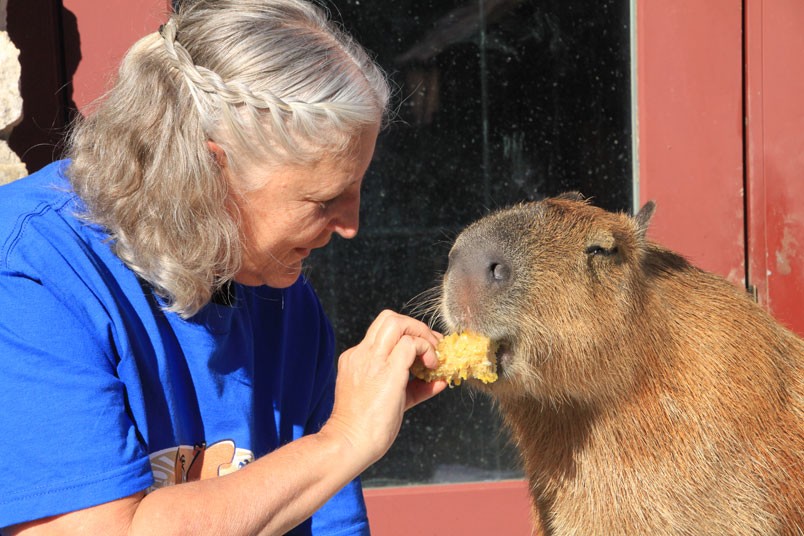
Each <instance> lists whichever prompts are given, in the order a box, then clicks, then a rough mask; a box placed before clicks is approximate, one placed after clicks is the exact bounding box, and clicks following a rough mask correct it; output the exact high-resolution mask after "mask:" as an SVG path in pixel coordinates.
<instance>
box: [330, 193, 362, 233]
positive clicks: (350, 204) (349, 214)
mask: <svg viewBox="0 0 804 536" xmlns="http://www.w3.org/2000/svg"><path fill="white" fill-rule="evenodd" d="M331 227H332V231H333V232H335V233H338V234H339V235H340V236H341V237H343V238H346V239H347V240H348V239H350V238H354V237H355V236H357V230H358V228H359V227H360V193H359V192H358V193H357V195H355V196H352V197H350V198H348V199H344V200H343V202H342V203H341V206H340V207H338V211H337V213H336V215H335V217H333V219H332V223H331Z"/></svg>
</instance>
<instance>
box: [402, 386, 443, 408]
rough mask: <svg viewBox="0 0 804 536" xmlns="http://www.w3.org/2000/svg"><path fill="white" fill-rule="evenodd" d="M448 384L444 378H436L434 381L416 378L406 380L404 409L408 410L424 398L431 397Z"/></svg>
mask: <svg viewBox="0 0 804 536" xmlns="http://www.w3.org/2000/svg"><path fill="white" fill-rule="evenodd" d="M447 385H449V384H448V383H447V382H446V381H444V380H437V381H434V382H425V381H422V380H420V379H418V378H413V379H411V380H410V381H409V382H408V386H407V392H406V394H407V397H406V400H405V410H406V411H407V410H409V409H410V408H412V407H413V406H415V405H416V404H420V403H422V402H424V401H425V400H428V399H430V398H433V397H434V396H436V395H437V394H439V393H440V392H441V391H443V390H444V389H446V388H447Z"/></svg>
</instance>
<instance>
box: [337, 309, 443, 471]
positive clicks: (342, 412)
mask: <svg viewBox="0 0 804 536" xmlns="http://www.w3.org/2000/svg"><path fill="white" fill-rule="evenodd" d="M437 343H438V335H437V334H436V333H435V332H433V331H432V330H430V328H428V327H427V325H426V324H424V323H423V322H419V321H418V320H415V319H413V318H410V317H407V316H404V315H400V314H397V313H394V312H393V311H383V312H382V313H380V314H379V316H377V318H376V319H375V320H374V322H373V323H372V324H371V326H370V327H369V329H368V331H367V332H366V337H365V338H364V339H363V341H362V342H360V344H358V345H357V346H355V347H353V348H350V349H349V350H347V351H345V352H344V353H343V354H342V355H341V357H340V360H339V361H338V377H337V380H336V384H335V405H334V408H333V410H332V416H331V417H330V419H329V421H328V422H327V424H326V425H325V426H324V428H323V429H322V433H324V434H332V433H334V434H338V435H341V436H342V437H343V439H345V440H346V441H348V442H349V444H350V447H351V449H353V450H354V451H355V452H354V453H355V454H356V455H357V456H359V457H361V458H362V459H363V464H364V465H365V467H368V466H369V465H371V464H372V463H374V462H375V461H377V460H378V459H380V458H381V457H382V456H383V455H384V454H385V453H386V452H387V451H388V449H389V448H390V447H391V444H392V443H393V442H394V439H396V436H397V434H398V433H399V429H400V427H401V425H402V417H403V414H404V412H405V410H407V409H409V408H411V407H413V406H415V405H416V404H418V403H420V402H422V401H424V400H427V399H428V398H431V397H433V396H435V395H436V394H438V393H440V392H441V391H443V390H444V388H445V387H446V386H447V383H446V382H444V381H437V382H433V383H425V382H423V381H421V380H418V379H416V378H413V379H411V378H410V373H409V369H410V367H411V365H413V362H414V361H415V360H416V359H417V358H420V359H422V361H423V362H424V364H425V365H426V366H428V367H431V368H435V367H436V366H437V364H438V358H437V357H436V355H435V345H436V344H437Z"/></svg>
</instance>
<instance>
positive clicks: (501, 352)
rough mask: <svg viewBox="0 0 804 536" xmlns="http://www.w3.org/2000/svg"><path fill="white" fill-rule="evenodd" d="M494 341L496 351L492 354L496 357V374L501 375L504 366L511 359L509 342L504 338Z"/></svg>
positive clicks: (503, 371)
mask: <svg viewBox="0 0 804 536" xmlns="http://www.w3.org/2000/svg"><path fill="white" fill-rule="evenodd" d="M496 343H497V351H496V352H495V353H494V354H495V356H496V358H497V375H498V376H502V375H503V374H504V373H505V367H506V366H507V365H508V363H510V361H511V357H512V352H511V343H509V342H508V341H505V340H501V341H496Z"/></svg>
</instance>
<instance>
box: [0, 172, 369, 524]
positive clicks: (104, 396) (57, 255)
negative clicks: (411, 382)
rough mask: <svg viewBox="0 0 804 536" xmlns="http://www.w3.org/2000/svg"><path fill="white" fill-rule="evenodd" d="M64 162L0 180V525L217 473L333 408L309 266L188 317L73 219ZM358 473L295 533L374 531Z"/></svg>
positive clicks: (329, 336) (296, 433) (330, 348)
mask: <svg viewBox="0 0 804 536" xmlns="http://www.w3.org/2000/svg"><path fill="white" fill-rule="evenodd" d="M66 166H67V163H66V162H57V163H54V164H51V165H49V166H47V167H46V168H44V169H42V170H41V171H39V172H37V173H35V174H33V175H31V176H30V177H26V178H24V179H20V180H19V181H16V182H14V183H11V184H9V185H6V186H3V187H2V188H0V527H4V526H7V525H10V524H15V523H19V522H23V521H28V520H33V519H38V518H41V517H45V516H51V515H55V514H60V513H64V512H70V511H73V510H77V509H81V508H86V507H89V506H94V505H97V504H101V503H104V502H107V501H111V500H114V499H118V498H121V497H125V496H127V495H130V494H132V493H136V492H138V491H141V490H146V489H150V490H153V489H155V488H158V487H160V486H164V485H170V484H173V483H179V482H183V481H188V480H196V479H201V478H208V477H215V476H218V475H223V474H226V473H229V472H231V471H234V470H237V469H238V468H240V467H242V466H244V465H246V464H247V463H249V462H250V461H253V460H254V459H256V458H259V457H260V456H262V455H264V454H266V453H268V452H271V451H272V450H274V449H276V448H278V447H280V446H282V445H283V444H286V443H288V442H289V441H292V440H294V439H297V438H299V437H300V436H302V435H304V434H308V433H313V432H316V431H317V430H318V429H319V428H320V426H321V425H322V424H323V423H324V422H325V421H326V419H327V417H328V416H329V413H330V411H331V409H332V402H333V390H334V380H335V367H334V363H333V352H334V344H333V333H332V329H331V327H330V324H329V322H328V320H327V318H326V316H325V315H324V313H323V311H322V309H321V306H320V303H319V301H318V298H317V297H316V295H315V292H314V291H313V289H312V288H311V286H310V285H309V284H308V282H307V281H306V280H305V279H304V278H300V279H299V280H298V281H297V282H296V283H295V284H294V285H293V286H291V287H290V288H287V289H273V288H268V287H246V286H241V285H237V284H234V285H233V287H232V290H233V293H234V296H235V299H234V303H233V305H231V306H228V305H219V304H216V303H210V304H209V305H207V306H206V307H205V308H203V309H202V310H201V311H200V312H199V313H198V314H196V315H195V316H194V317H192V318H190V319H189V320H183V319H181V318H180V317H179V316H178V315H176V314H174V313H170V312H165V311H164V310H163V309H162V307H161V302H160V300H159V298H158V297H156V296H155V295H154V293H153V292H152V291H151V290H150V289H149V287H148V285H147V284H145V283H143V282H142V281H141V280H140V279H139V278H138V277H137V276H136V275H135V274H134V272H132V271H131V270H130V269H129V268H128V267H127V266H126V265H125V264H123V262H122V261H121V260H120V259H119V258H117V257H116V256H115V255H114V254H113V253H112V251H111V249H110V247H109V243H108V236H107V235H106V234H105V233H104V231H103V230H102V229H100V228H99V227H97V226H93V225H87V224H86V223H84V222H81V221H79V220H78V219H76V217H75V212H76V209H77V207H78V206H79V205H77V203H78V200H77V198H76V197H75V195H74V194H72V193H71V189H70V184H69V181H67V179H65V177H64V174H63V172H64V170H65V168H66ZM367 533H368V522H367V519H366V511H365V505H364V502H363V496H362V492H361V489H360V483H359V481H358V480H355V481H354V482H352V483H351V484H350V485H348V486H347V487H346V488H344V489H343V490H342V491H341V492H340V493H339V494H338V495H337V496H336V497H335V498H333V499H332V500H331V501H330V502H329V503H327V505H325V506H324V507H323V508H322V509H321V510H320V511H319V512H318V513H316V514H315V515H314V516H313V518H312V519H310V520H308V521H307V522H305V523H304V524H302V525H301V526H299V527H298V528H297V529H296V530H295V531H293V532H292V534H338V535H341V534H343V535H346V534H367Z"/></svg>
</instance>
